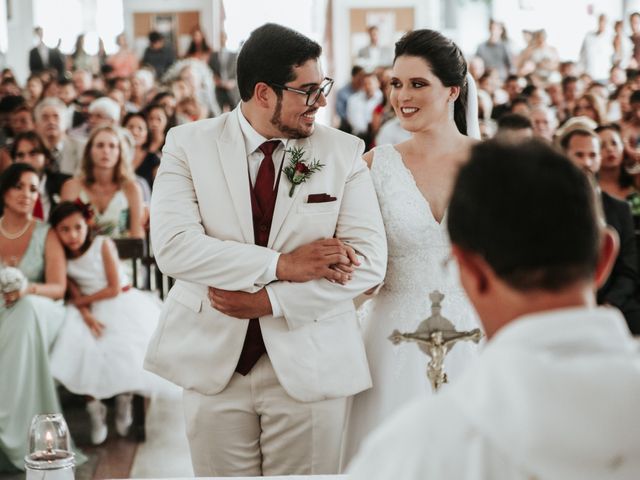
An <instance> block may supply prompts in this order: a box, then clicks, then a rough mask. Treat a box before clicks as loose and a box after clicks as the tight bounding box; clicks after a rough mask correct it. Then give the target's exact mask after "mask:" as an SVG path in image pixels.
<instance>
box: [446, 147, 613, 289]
mask: <svg viewBox="0 0 640 480" xmlns="http://www.w3.org/2000/svg"><path fill="white" fill-rule="evenodd" d="M598 202H599V199H598V198H597V197H596V191H595V188H594V186H593V184H592V183H591V182H590V179H589V178H588V176H587V175H585V174H584V173H583V172H582V171H581V170H580V169H579V168H577V167H576V166H574V165H573V164H572V163H571V161H570V160H569V159H568V158H567V157H565V156H564V155H563V154H562V153H560V152H558V151H556V150H555V149H553V148H552V147H551V146H549V145H547V144H545V143H544V142H542V141H540V140H527V141H524V142H520V143H503V142H500V141H498V140H491V141H488V142H485V143H480V144H478V145H476V146H475V147H473V149H472V152H471V158H470V160H469V162H468V163H467V164H466V165H465V166H464V167H462V168H461V170H460V173H459V175H458V178H457V180H456V183H455V186H454V190H453V194H452V197H451V203H450V205H449V212H448V219H447V227H448V229H449V235H450V237H451V242H452V243H453V244H455V245H457V246H459V247H460V248H462V249H464V250H466V251H468V252H472V253H476V254H479V255H480V256H481V257H482V258H483V259H484V260H485V261H486V262H487V263H488V264H489V265H490V267H491V268H492V269H493V271H494V272H495V273H496V275H497V276H498V277H499V278H501V279H502V280H503V281H504V282H506V283H507V284H508V285H510V286H511V287H512V288H515V289H517V290H521V291H527V290H547V291H553V290H557V289H562V288H564V287H566V286H569V285H571V284H574V283H575V282H577V281H580V280H588V279H590V278H592V276H593V274H594V272H595V268H596V265H597V261H598V255H599V248H600V238H601V228H602V227H603V226H604V220H603V219H602V215H601V209H600V208H599V206H598V205H599V203H598Z"/></svg>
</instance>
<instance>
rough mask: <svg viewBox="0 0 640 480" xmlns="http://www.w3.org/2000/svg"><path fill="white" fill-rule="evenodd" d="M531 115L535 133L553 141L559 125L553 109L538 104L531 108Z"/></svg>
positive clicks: (538, 136) (539, 136)
mask: <svg viewBox="0 0 640 480" xmlns="http://www.w3.org/2000/svg"><path fill="white" fill-rule="evenodd" d="M529 117H530V118H531V124H532V125H533V135H534V136H535V137H537V138H540V139H542V140H546V141H547V142H549V143H551V141H552V140H553V135H554V134H555V132H556V128H557V127H558V119H557V118H556V115H555V113H554V112H553V110H551V109H550V108H549V107H547V106H545V105H537V106H535V107H532V108H531V113H530V114H529Z"/></svg>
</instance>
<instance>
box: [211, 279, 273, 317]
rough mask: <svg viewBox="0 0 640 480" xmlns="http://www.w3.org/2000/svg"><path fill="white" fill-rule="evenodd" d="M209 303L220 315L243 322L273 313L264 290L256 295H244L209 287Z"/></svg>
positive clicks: (244, 293) (243, 293)
mask: <svg viewBox="0 0 640 480" xmlns="http://www.w3.org/2000/svg"><path fill="white" fill-rule="evenodd" d="M209 302H210V303H211V306H212V307H213V308H215V309H216V310H218V311H219V312H220V313H224V314H225V315H229V316H230V317H234V318H240V319H243V320H246V319H250V318H260V317H264V316H266V315H271V314H272V313H273V312H272V310H271V302H270V301H269V295H268V294H267V291H266V290H265V289H264V288H263V289H261V290H259V291H257V292H256V293H246V292H230V291H228V290H220V289H219V288H214V287H209Z"/></svg>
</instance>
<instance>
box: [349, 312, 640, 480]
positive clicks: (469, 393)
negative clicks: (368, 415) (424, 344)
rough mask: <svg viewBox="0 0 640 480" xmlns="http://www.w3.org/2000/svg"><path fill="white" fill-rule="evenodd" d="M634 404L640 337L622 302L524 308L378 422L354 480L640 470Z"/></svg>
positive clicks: (514, 477) (613, 475)
mask: <svg viewBox="0 0 640 480" xmlns="http://www.w3.org/2000/svg"><path fill="white" fill-rule="evenodd" d="M425 362H426V360H425ZM639 409H640V352H639V343H638V340H637V339H634V338H633V337H632V336H631V335H630V333H629V330H628V328H627V326H626V323H625V321H624V319H623V317H622V315H621V314H620V313H619V312H618V311H617V310H614V309H612V308H597V309H586V308H568V309H563V310H554V311H550V312H544V313H537V314H534V315H527V316H523V317H520V318H519V319H517V320H515V321H514V322H512V323H510V324H509V325H507V326H505V327H503V328H502V329H501V330H500V331H499V332H498V333H497V334H496V335H495V336H494V338H493V339H492V340H491V341H490V342H489V343H488V344H487V346H486V348H485V350H484V352H483V353H482V354H481V356H480V357H479V359H478V362H477V364H476V365H474V366H472V367H470V368H469V369H468V370H467V371H466V372H465V374H464V375H463V376H462V377H460V378H459V379H457V380H456V381H455V382H453V383H452V384H451V385H447V386H445V388H444V389H443V390H442V391H441V392H439V393H438V395H435V396H433V397H431V398H430V399H429V400H427V401H421V402H418V403H413V404H411V405H410V406H408V407H407V408H406V409H403V410H402V411H401V412H399V413H398V414H396V415H395V416H393V417H391V418H390V419H389V420H388V421H387V422H386V423H385V424H384V425H383V426H382V427H381V428H380V429H378V430H377V431H375V432H374V433H373V434H372V435H371V436H370V437H369V438H368V439H367V440H366V441H365V442H364V444H363V447H362V449H361V450H360V452H359V454H358V455H357V457H356V458H355V459H354V461H353V462H352V464H351V465H350V468H349V471H350V473H351V479H352V480H360V479H362V480H365V479H366V480H374V479H385V480H387V479H402V480H412V479H420V480H427V479H437V480H443V479H447V480H456V479H465V480H472V479H473V480H480V479H486V480H489V479H490V480H532V479H539V480H543V479H562V480H590V479H592V480H602V479H605V478H606V479H608V480H613V479H620V480H622V479H625V480H627V479H628V480H637V479H639V478H640V414H639Z"/></svg>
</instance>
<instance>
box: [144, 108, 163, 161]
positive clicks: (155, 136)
mask: <svg viewBox="0 0 640 480" xmlns="http://www.w3.org/2000/svg"><path fill="white" fill-rule="evenodd" d="M143 114H144V117H145V118H146V119H147V125H148V126H149V145H148V149H149V151H150V152H153V153H155V154H156V155H157V156H158V158H162V147H163V146H164V139H165V135H166V134H167V125H168V123H169V116H168V115H167V111H166V110H165V109H164V107H163V106H162V105H159V104H151V105H148V106H147V107H146V108H145V109H144V112H143Z"/></svg>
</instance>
